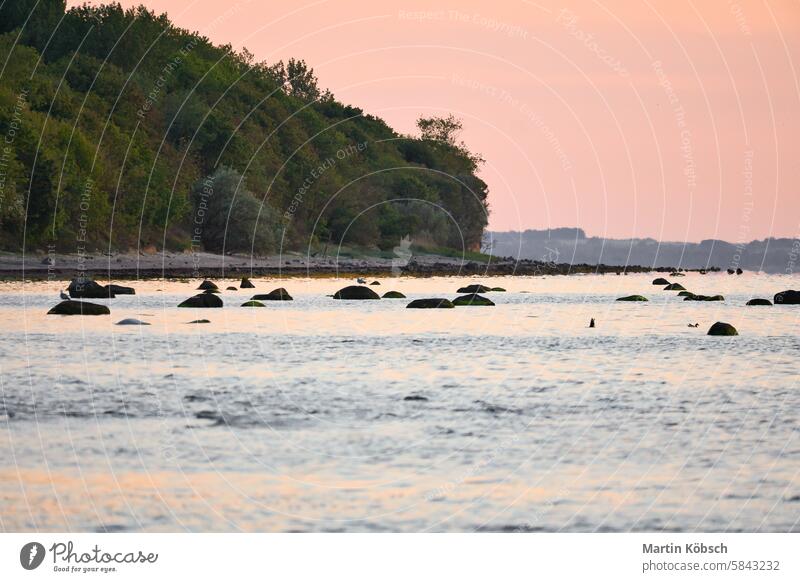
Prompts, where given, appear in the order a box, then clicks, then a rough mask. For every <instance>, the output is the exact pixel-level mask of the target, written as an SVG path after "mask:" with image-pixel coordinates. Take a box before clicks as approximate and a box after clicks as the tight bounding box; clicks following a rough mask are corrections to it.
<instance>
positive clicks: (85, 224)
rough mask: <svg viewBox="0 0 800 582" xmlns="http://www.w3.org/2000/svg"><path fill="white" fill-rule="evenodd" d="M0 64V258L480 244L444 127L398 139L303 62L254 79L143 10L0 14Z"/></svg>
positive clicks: (17, 8)
mask: <svg viewBox="0 0 800 582" xmlns="http://www.w3.org/2000/svg"><path fill="white" fill-rule="evenodd" d="M0 62H4V63H6V66H5V68H4V69H2V71H1V72H0V135H1V136H2V137H0V247H2V248H3V249H5V250H20V249H22V248H29V249H34V250H35V249H44V248H45V247H46V246H48V245H51V247H52V248H55V249H56V250H57V251H59V252H75V251H76V248H77V247H81V246H83V247H85V248H86V249H101V248H104V249H108V248H111V249H121V250H125V249H128V248H135V247H138V246H140V245H155V246H157V247H159V248H168V249H186V248H188V247H189V246H190V245H192V246H194V245H199V246H201V247H202V248H204V249H206V250H213V251H223V250H225V251H226V252H227V251H237V252H238V251H250V250H253V251H255V252H257V253H269V252H274V251H276V250H277V245H278V244H280V243H281V242H282V243H283V244H284V245H286V246H287V247H288V248H306V247H307V246H308V245H312V246H313V245H318V244H328V243H335V244H338V243H342V244H345V245H349V246H364V247H377V248H381V249H387V248H392V247H394V246H396V245H397V244H399V241H400V240H401V239H402V238H403V237H405V236H410V237H411V239H412V240H413V241H415V243H417V244H428V245H431V246H448V247H454V248H461V247H462V245H465V246H467V247H469V248H475V247H476V246H478V245H479V244H480V240H481V235H482V233H483V230H484V228H485V226H486V223H487V213H488V206H487V202H486V197H487V187H486V184H485V183H484V182H483V181H482V180H481V179H480V178H479V177H478V176H477V175H476V172H477V169H478V164H479V163H480V158H479V157H478V156H474V155H472V154H471V153H470V152H469V151H468V150H467V149H466V146H464V144H463V143H460V144H459V143H456V136H457V133H458V130H460V129H461V123H460V121H458V120H456V119H455V118H453V117H452V116H451V117H447V118H444V119H438V118H434V119H430V120H427V121H426V122H425V123H422V120H421V122H420V126H419V127H420V129H421V132H422V135H421V136H420V137H419V138H416V137H411V136H407V135H400V134H398V133H397V132H395V131H394V130H393V129H392V128H390V127H389V126H388V125H387V124H386V123H385V122H384V121H383V120H381V119H379V118H377V117H374V116H371V115H367V114H364V112H363V111H362V110H361V109H359V108H357V107H353V106H350V105H346V104H343V103H341V102H339V101H337V100H336V99H335V98H334V96H333V95H332V94H331V93H330V92H329V91H326V90H322V89H320V88H319V86H318V81H317V77H316V75H315V73H314V70H313V69H312V68H311V67H309V66H308V65H307V64H306V63H305V62H304V61H303V60H299V59H289V61H288V62H287V63H285V64H284V63H283V62H279V63H275V64H268V63H263V62H255V58H254V57H253V55H252V54H250V53H249V52H248V51H247V50H246V49H245V50H242V51H240V52H237V51H235V50H233V48H232V47H231V46H230V45H224V46H215V45H213V44H212V43H211V42H210V41H209V39H207V38H205V37H203V36H201V35H199V34H197V33H191V32H189V31H187V30H184V29H181V28H179V27H176V26H174V25H173V24H172V23H171V22H170V21H169V20H168V18H167V17H166V15H156V14H155V13H153V12H151V11H149V10H148V9H146V8H144V7H138V8H134V9H127V10H125V9H123V8H122V7H120V6H119V5H118V4H108V5H102V6H89V5H83V6H79V7H76V8H73V9H70V10H68V11H67V10H65V3H64V2H63V0H38V2H37V0H16V1H15V2H5V3H3V4H2V6H0ZM209 181H210V182H211V183H213V184H216V187H214V188H213V190H214V192H215V195H217V198H216V199H214V200H213V201H211V200H206V206H207V207H208V208H206V209H204V211H205V213H206V216H205V218H204V223H203V227H202V228H201V231H202V233H201V234H200V235H199V236H200V240H199V241H198V240H197V236H198V235H197V233H196V229H197V224H196V221H197V219H198V212H199V211H200V210H201V208H200V204H201V202H202V199H203V196H202V192H203V186H204V184H208V183H209ZM198 193H200V194H198ZM212 209H213V210H212ZM209 213H211V214H213V215H214V216H213V218H212V217H211V216H210V215H209ZM222 215H224V216H222Z"/></svg>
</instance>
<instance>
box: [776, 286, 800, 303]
mask: <svg viewBox="0 0 800 582" xmlns="http://www.w3.org/2000/svg"><path fill="white" fill-rule="evenodd" d="M772 300H773V302H774V303H775V305H800V291H792V290H791V289H789V290H787V291H781V292H780V293H776V294H775V297H773V299H772Z"/></svg>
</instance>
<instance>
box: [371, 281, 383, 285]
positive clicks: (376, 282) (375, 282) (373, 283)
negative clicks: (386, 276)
mask: <svg viewBox="0 0 800 582" xmlns="http://www.w3.org/2000/svg"><path fill="white" fill-rule="evenodd" d="M380 284H381V282H380V281H373V282H372V283H370V285H380Z"/></svg>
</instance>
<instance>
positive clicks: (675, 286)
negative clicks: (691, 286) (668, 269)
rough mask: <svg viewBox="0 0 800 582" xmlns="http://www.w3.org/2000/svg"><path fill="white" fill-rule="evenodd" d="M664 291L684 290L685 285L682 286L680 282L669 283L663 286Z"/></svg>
mask: <svg viewBox="0 0 800 582" xmlns="http://www.w3.org/2000/svg"><path fill="white" fill-rule="evenodd" d="M664 291H686V287H684V286H683V285H681V284H680V283H670V284H669V285H667V286H666V287H664Z"/></svg>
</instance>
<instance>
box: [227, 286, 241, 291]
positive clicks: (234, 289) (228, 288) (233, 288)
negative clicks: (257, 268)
mask: <svg viewBox="0 0 800 582" xmlns="http://www.w3.org/2000/svg"><path fill="white" fill-rule="evenodd" d="M238 290H239V289H237V288H236V287H233V286H231V287H225V291H238Z"/></svg>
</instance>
